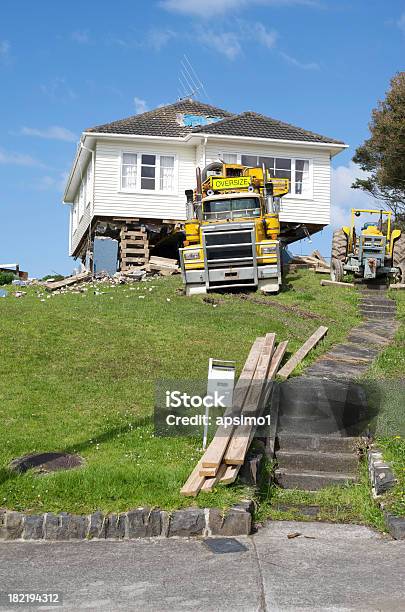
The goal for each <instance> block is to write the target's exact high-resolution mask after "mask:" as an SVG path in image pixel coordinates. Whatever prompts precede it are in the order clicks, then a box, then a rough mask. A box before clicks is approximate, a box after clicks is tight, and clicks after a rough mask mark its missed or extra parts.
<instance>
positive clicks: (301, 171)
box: [295, 159, 309, 195]
mask: <svg viewBox="0 0 405 612" xmlns="http://www.w3.org/2000/svg"><path fill="white" fill-rule="evenodd" d="M308 187H309V161H308V160H307V159H296V160H295V193H298V194H300V195H302V194H305V193H306V192H307V191H308Z"/></svg>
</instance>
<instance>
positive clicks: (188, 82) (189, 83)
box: [178, 54, 211, 102]
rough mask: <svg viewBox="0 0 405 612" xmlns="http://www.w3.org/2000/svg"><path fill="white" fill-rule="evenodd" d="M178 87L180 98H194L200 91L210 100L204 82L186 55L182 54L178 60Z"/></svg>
mask: <svg viewBox="0 0 405 612" xmlns="http://www.w3.org/2000/svg"><path fill="white" fill-rule="evenodd" d="M179 83H180V87H179V88H178V92H179V94H180V100H183V99H184V98H195V96H196V95H197V94H198V93H199V92H200V91H202V92H203V93H204V94H205V96H206V98H207V100H208V101H209V102H211V100H210V97H209V95H208V94H207V91H206V89H205V87H204V83H203V82H202V81H201V79H200V77H199V76H198V75H197V73H196V71H195V70H194V68H193V65H192V64H191V62H190V60H189V59H188V57H187V55H186V54H184V55H183V57H182V59H181V60H180V76H179Z"/></svg>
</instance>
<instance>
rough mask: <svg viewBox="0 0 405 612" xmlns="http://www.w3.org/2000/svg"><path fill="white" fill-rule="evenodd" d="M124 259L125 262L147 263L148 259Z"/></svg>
mask: <svg viewBox="0 0 405 612" xmlns="http://www.w3.org/2000/svg"><path fill="white" fill-rule="evenodd" d="M122 261H125V263H145V262H146V259H145V257H123V258H122Z"/></svg>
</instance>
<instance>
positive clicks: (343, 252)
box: [331, 208, 405, 282]
mask: <svg viewBox="0 0 405 612" xmlns="http://www.w3.org/2000/svg"><path fill="white" fill-rule="evenodd" d="M363 214H367V215H378V221H375V222H370V221H368V222H366V223H364V224H363V226H362V227H361V229H358V230H356V219H357V218H358V217H360V216H361V215H363ZM391 217H392V213H391V212H388V211H386V210H373V209H356V208H353V209H352V211H351V223H350V226H347V227H342V228H339V229H337V230H336V231H335V232H334V234H333V241H332V256H331V278H332V280H334V281H341V280H343V276H344V274H345V273H346V272H349V273H352V274H354V275H355V276H357V277H360V278H363V279H365V280H371V279H374V278H376V277H386V278H389V277H394V278H396V280H398V281H400V282H404V280H405V235H403V234H401V230H399V229H393V230H392V229H391V226H392V219H391Z"/></svg>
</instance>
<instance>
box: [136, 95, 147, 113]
mask: <svg viewBox="0 0 405 612" xmlns="http://www.w3.org/2000/svg"><path fill="white" fill-rule="evenodd" d="M134 105H135V112H136V114H137V115H140V114H141V113H146V111H147V110H148V105H147V104H146V100H142V98H137V97H136V96H135V98H134Z"/></svg>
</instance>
